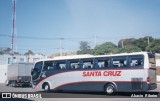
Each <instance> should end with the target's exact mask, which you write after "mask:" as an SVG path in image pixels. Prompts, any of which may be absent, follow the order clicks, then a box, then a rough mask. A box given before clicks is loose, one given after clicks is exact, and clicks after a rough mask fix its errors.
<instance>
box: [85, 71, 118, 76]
mask: <svg viewBox="0 0 160 101" xmlns="http://www.w3.org/2000/svg"><path fill="white" fill-rule="evenodd" d="M83 76H84V77H85V76H121V71H84V72H83Z"/></svg>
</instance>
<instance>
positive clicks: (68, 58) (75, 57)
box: [37, 52, 148, 62]
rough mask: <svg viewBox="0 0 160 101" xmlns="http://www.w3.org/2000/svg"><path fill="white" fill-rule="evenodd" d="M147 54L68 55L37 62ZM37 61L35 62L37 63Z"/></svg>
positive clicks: (142, 53) (141, 53)
mask: <svg viewBox="0 0 160 101" xmlns="http://www.w3.org/2000/svg"><path fill="white" fill-rule="evenodd" d="M147 53H148V52H133V53H120V54H108V55H90V54H85V55H70V56H59V57H54V58H50V59H43V60H39V61H52V60H70V59H84V58H86V59H87V58H98V57H112V56H125V55H146V54H147ZM39 61H37V62H39Z"/></svg>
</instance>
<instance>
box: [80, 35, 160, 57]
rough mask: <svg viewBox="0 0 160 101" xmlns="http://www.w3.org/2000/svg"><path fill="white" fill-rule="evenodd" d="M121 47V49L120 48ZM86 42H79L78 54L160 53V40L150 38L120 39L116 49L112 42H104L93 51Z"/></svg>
mask: <svg viewBox="0 0 160 101" xmlns="http://www.w3.org/2000/svg"><path fill="white" fill-rule="evenodd" d="M122 45H123V48H122ZM89 48H90V46H88V42H86V41H81V42H80V51H77V53H78V54H95V55H103V54H115V53H130V52H140V51H149V52H156V53H160V39H156V40H154V39H153V38H152V37H151V36H145V37H143V38H139V39H135V38H129V39H121V40H120V41H119V42H118V47H117V46H116V45H115V44H113V43H112V42H105V43H103V44H101V45H97V46H96V47H95V48H94V49H89Z"/></svg>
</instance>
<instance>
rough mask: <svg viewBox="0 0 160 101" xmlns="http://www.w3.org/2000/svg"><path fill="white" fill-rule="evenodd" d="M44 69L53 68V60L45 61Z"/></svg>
mask: <svg viewBox="0 0 160 101" xmlns="http://www.w3.org/2000/svg"><path fill="white" fill-rule="evenodd" d="M43 70H53V61H45V62H44V68H43Z"/></svg>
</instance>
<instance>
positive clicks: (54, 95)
mask: <svg viewBox="0 0 160 101" xmlns="http://www.w3.org/2000/svg"><path fill="white" fill-rule="evenodd" d="M0 92H3V93H6V92H11V93H12V94H13V93H18V94H25V93H26V94H30V93H31V94H41V96H42V98H43V99H40V98H38V99H33V98H30V99H28V98H25V100H38V101H39V100H44V98H46V100H47V101H50V100H54V99H55V100H57V99H58V100H61V98H65V100H67V99H68V100H73V99H74V100H75V99H76V100H81V99H83V100H84V98H85V100H87V99H88V100H89V99H91V98H92V99H93V100H95V99H101V100H103V99H104V100H105V99H106V98H107V99H112V100H123V101H124V100H127V101H128V100H135V98H136V100H137V99H139V100H145V101H146V100H157V101H158V100H159V98H157V97H156V98H153V97H152V98H149V97H147V98H144V97H143V99H142V98H141V96H139V97H138V98H137V97H133V98H132V97H131V94H130V93H118V94H116V95H112V96H109V95H106V94H104V93H92V92H81V93H80V92H49V93H46V92H43V91H42V90H36V89H32V88H31V87H10V86H5V84H0ZM159 92H160V85H158V88H157V89H156V90H153V91H149V92H147V93H146V94H150V95H153V94H158V96H160V94H159ZM137 95H138V94H137ZM139 95H140V94H139Z"/></svg>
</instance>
